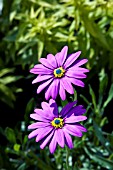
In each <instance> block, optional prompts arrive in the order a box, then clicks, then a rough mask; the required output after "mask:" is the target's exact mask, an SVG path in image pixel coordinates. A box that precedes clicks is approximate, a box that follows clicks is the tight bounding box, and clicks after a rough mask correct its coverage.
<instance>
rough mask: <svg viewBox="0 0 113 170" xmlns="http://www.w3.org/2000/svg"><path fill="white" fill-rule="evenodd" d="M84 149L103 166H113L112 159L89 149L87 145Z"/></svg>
mask: <svg viewBox="0 0 113 170" xmlns="http://www.w3.org/2000/svg"><path fill="white" fill-rule="evenodd" d="M84 149H85V152H86V153H87V155H88V156H89V157H90V159H92V160H94V161H95V162H97V163H98V164H99V165H100V166H101V167H104V168H107V169H110V170H111V169H112V168H113V161H110V160H108V159H107V158H104V157H102V156H100V155H99V154H98V153H93V152H92V151H88V149H87V148H86V147H85V148H84Z"/></svg>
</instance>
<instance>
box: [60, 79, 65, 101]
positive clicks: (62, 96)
mask: <svg viewBox="0 0 113 170" xmlns="http://www.w3.org/2000/svg"><path fill="white" fill-rule="evenodd" d="M59 94H60V97H61V99H62V100H65V99H66V93H65V90H64V87H63V83H62V81H61V80H60V89H59Z"/></svg>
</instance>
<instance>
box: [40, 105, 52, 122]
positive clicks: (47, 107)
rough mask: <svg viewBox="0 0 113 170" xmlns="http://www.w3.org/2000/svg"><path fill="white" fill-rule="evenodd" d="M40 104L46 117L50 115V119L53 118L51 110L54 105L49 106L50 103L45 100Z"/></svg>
mask: <svg viewBox="0 0 113 170" xmlns="http://www.w3.org/2000/svg"><path fill="white" fill-rule="evenodd" d="M41 106H42V108H43V110H44V112H45V113H47V116H48V117H51V118H52V119H53V118H54V114H53V110H54V105H53V107H50V105H49V104H48V103H46V102H42V103H41Z"/></svg>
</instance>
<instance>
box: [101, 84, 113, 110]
mask: <svg viewBox="0 0 113 170" xmlns="http://www.w3.org/2000/svg"><path fill="white" fill-rule="evenodd" d="M112 99H113V84H111V87H110V90H109V94H108V98H107V100H106V101H105V102H104V105H103V107H104V108H105V107H106V106H107V105H108V103H109V102H110V101H111V100H112Z"/></svg>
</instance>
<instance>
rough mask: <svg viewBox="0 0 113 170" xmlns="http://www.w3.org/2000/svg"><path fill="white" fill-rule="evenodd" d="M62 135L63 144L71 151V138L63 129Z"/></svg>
mask: <svg viewBox="0 0 113 170" xmlns="http://www.w3.org/2000/svg"><path fill="white" fill-rule="evenodd" d="M63 133H64V136H65V143H66V145H67V146H68V147H69V148H70V149H72V148H73V147H74V146H73V142H72V138H71V136H70V135H69V134H68V133H67V132H66V131H65V130H64V129H63Z"/></svg>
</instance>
